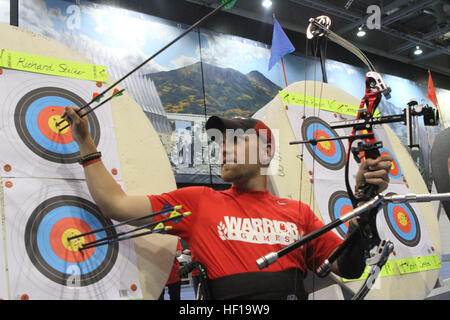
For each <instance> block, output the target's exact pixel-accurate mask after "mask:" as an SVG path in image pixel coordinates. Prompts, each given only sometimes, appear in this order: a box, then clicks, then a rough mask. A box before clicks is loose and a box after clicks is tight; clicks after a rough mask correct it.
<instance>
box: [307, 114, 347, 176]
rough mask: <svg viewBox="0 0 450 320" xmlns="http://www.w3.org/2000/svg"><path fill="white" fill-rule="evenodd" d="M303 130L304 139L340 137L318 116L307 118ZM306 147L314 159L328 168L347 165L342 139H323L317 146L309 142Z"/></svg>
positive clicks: (337, 168) (332, 168)
mask: <svg viewBox="0 0 450 320" xmlns="http://www.w3.org/2000/svg"><path fill="white" fill-rule="evenodd" d="M301 130H302V137H303V140H311V139H326V138H335V137H339V135H338V134H337V132H336V131H335V130H334V129H332V128H331V127H330V126H329V125H328V123H326V122H325V121H324V120H322V119H320V118H318V117H309V118H307V119H305V120H304V121H303V124H302V129H301ZM306 148H307V149H308V151H309V153H311V155H312V156H313V157H314V159H315V160H316V161H317V162H318V163H320V164H321V165H322V166H323V167H325V168H326V169H329V170H340V169H342V168H343V167H344V165H345V148H344V145H343V144H342V142H341V141H340V140H332V141H323V142H319V143H317V145H315V146H314V145H313V144H310V143H307V144H306Z"/></svg>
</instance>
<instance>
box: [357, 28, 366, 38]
mask: <svg viewBox="0 0 450 320" xmlns="http://www.w3.org/2000/svg"><path fill="white" fill-rule="evenodd" d="M356 35H357V36H358V37H360V38H362V37H364V36H365V35H366V31H364V29H363V27H359V28H358V33H357V34H356Z"/></svg>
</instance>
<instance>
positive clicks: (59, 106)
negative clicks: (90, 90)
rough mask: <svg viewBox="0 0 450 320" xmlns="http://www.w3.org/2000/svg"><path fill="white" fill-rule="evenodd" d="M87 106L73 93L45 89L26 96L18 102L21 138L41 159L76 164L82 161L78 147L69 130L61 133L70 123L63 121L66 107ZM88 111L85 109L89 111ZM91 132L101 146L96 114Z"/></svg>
mask: <svg viewBox="0 0 450 320" xmlns="http://www.w3.org/2000/svg"><path fill="white" fill-rule="evenodd" d="M86 104H87V103H86V102H85V101H84V100H83V99H82V98H81V97H79V96H78V95H76V94H74V93H73V92H71V91H68V90H65V89H62V88H56V87H43V88H37V89H34V90H32V91H30V92H28V93H27V94H25V95H24V96H23V97H22V98H21V99H20V100H19V102H18V103H17V106H16V108H15V111H14V123H15V127H16V130H17V133H18V134H19V137H20V139H22V141H23V142H24V143H25V145H26V146H27V147H28V148H29V149H30V150H31V151H33V152H34V153H35V154H37V155H38V156H40V157H42V158H44V159H47V160H49V161H52V162H57V163H75V162H77V160H78V158H79V149H78V145H77V144H76V142H75V141H74V140H73V138H72V134H71V130H70V127H67V128H65V129H64V130H62V131H61V132H60V131H59V129H60V128H63V127H64V126H65V125H66V124H67V122H63V123H62V124H59V125H58V122H60V121H61V120H62V118H61V115H62V114H63V113H64V109H65V107H66V106H75V107H82V106H84V105H86ZM88 110H89V108H86V111H88ZM88 119H89V120H88V121H89V131H90V134H91V136H92V138H93V140H94V143H95V144H96V145H98V142H99V140H100V125H99V122H98V119H97V117H96V116H95V114H94V113H91V114H90V115H89V117H88Z"/></svg>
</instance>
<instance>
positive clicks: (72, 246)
mask: <svg viewBox="0 0 450 320" xmlns="http://www.w3.org/2000/svg"><path fill="white" fill-rule="evenodd" d="M79 234H81V232H80V231H79V230H77V229H74V228H69V229H67V230H66V231H64V232H63V235H62V239H61V240H62V243H63V246H64V248H66V249H67V250H69V251H79V249H80V248H81V247H82V246H83V244H84V237H79V238H75V239H72V240H70V241H69V240H67V239H68V238H71V237H74V236H77V235H79Z"/></svg>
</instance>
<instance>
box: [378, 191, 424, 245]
mask: <svg viewBox="0 0 450 320" xmlns="http://www.w3.org/2000/svg"><path fill="white" fill-rule="evenodd" d="M390 195H395V193H388V194H387V196H390ZM383 211H384V217H385V219H386V222H387V224H388V226H389V229H390V230H391V232H392V233H393V234H394V236H395V237H396V238H397V239H398V240H399V241H400V242H401V243H403V244H404V245H406V246H408V247H414V246H416V245H417V244H418V243H419V241H420V237H421V236H420V234H421V232H420V224H419V220H418V219H417V215H416V213H415V212H414V209H413V208H412V207H411V206H410V205H409V204H408V203H388V204H387V205H386V206H385V207H384V209H383Z"/></svg>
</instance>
